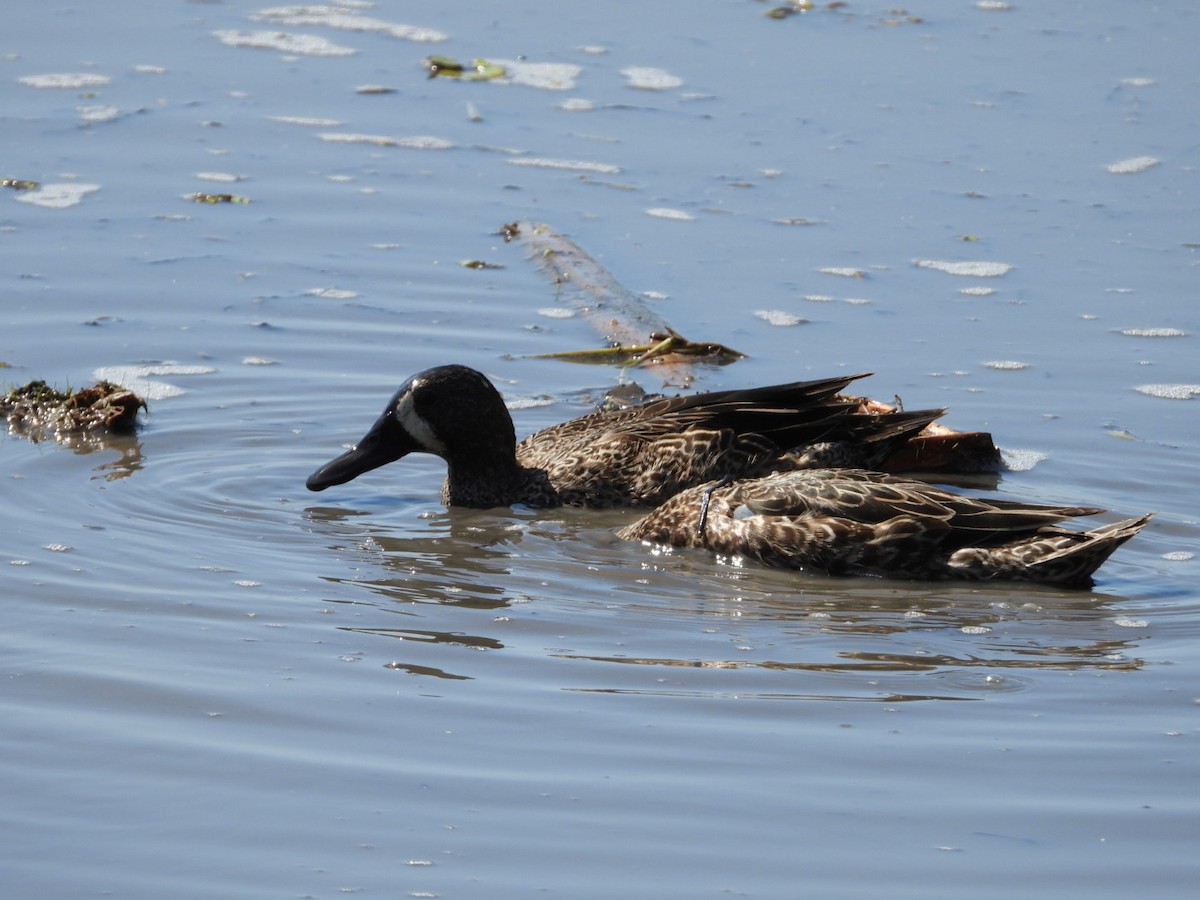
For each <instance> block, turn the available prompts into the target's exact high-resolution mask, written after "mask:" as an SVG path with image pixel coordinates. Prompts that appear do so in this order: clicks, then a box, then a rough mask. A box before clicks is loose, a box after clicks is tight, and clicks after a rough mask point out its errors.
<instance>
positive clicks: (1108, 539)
mask: <svg viewBox="0 0 1200 900" xmlns="http://www.w3.org/2000/svg"><path fill="white" fill-rule="evenodd" d="M1101 512H1104V510H1102V509H1099V508H1097V507H1091V506H1049V505H1041V504H1031V503H1021V502H1016V501H1011V500H1003V499H985V498H973V497H964V496H960V495H958V494H954V493H951V492H949V491H946V490H942V489H940V488H937V487H934V486H933V485H930V484H927V483H925V482H919V481H912V480H909V479H906V478H901V477H897V476H893V475H885V474H882V473H879V472H868V471H862V470H853V469H851V470H832V469H824V470H814V471H794V472H786V473H782V474H775V475H769V476H766V477H762V478H756V479H751V480H743V481H735V482H733V483H728V484H723V483H721V482H719V481H718V482H712V483H710V484H706V485H700V486H696V487H692V488H689V489H687V490H684V491H682V492H681V493H679V494H677V495H676V496H675V497H672V498H671V499H669V500H667V501H666V502H665V503H664V504H663V505H661V506H660V507H658V508H657V509H655V510H654V511H653V512H651V513H650V514H649V515H647V516H646V517H644V518H643V519H641V520H639V521H638V522H636V523H634V524H633V525H630V526H629V527H627V528H625V529H623V530H622V531H621V532H620V536H621V537H623V538H626V539H628V540H641V541H645V542H648V543H651V544H657V545H666V546H672V547H701V548H705V549H708V550H711V551H713V552H715V553H717V554H718V555H720V556H724V557H730V558H741V559H753V560H757V561H759V562H762V563H765V564H767V565H771V566H778V567H783V568H790V569H800V570H808V571H813V572H823V573H828V574H831V575H877V576H886V577H892V578H909V579H920V580H943V579H964V580H969V581H991V580H1012V581H1031V582H1039V583H1043V584H1056V585H1063V586H1075V587H1085V586H1088V585H1090V584H1091V576H1092V574H1093V573H1094V572H1095V571H1096V569H1097V568H1099V567H1100V566H1101V565H1102V564H1103V563H1104V561H1105V560H1107V559H1108V557H1109V556H1110V555H1111V554H1112V552H1113V551H1114V550H1116V549H1117V548H1118V547H1119V546H1121V544H1123V543H1124V542H1125V541H1127V540H1128V539H1129V538H1131V537H1133V536H1134V535H1135V534H1137V533H1138V531H1140V530H1141V529H1142V528H1143V527H1144V526H1145V525H1146V523H1147V522H1148V521H1149V520H1150V516H1149V515H1146V516H1142V517H1140V518H1135V519H1127V520H1125V521H1122V522H1116V523H1114V524H1111V525H1106V526H1102V527H1100V528H1096V529H1093V530H1091V531H1074V530H1071V529H1067V528H1062V527H1059V525H1058V523H1059V522H1063V521H1066V520H1069V519H1073V518H1076V517H1078V516H1090V515H1095V514H1097V513H1101Z"/></svg>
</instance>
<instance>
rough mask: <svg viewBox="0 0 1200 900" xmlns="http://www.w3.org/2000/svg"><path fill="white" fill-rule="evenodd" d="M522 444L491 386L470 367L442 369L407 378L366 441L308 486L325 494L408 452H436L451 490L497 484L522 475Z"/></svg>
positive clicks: (321, 471)
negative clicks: (461, 484)
mask: <svg viewBox="0 0 1200 900" xmlns="http://www.w3.org/2000/svg"><path fill="white" fill-rule="evenodd" d="M516 446H517V439H516V434H515V432H514V430H513V423H512V417H511V416H510V415H509V414H508V409H507V408H506V407H505V405H504V400H503V398H502V397H501V396H500V393H499V391H497V390H496V388H495V387H493V385H492V383H491V382H490V381H488V380H487V378H485V377H484V376H483V375H482V374H481V373H479V372H476V371H475V370H474V369H469V368H467V367H466V366H437V367H436V368H432V369H426V370H425V371H424V372H418V373H417V374H416V375H414V376H412V377H411V378H410V379H408V381H406V382H405V383H404V384H403V385H402V386H401V388H400V390H398V391H396V393H395V395H394V396H393V397H392V399H391V400H389V401H388V405H387V408H386V409H384V411H383V414H382V415H381V416H380V417H379V418H378V419H376V420H375V424H374V425H372V426H371V428H370V430H368V431H367V433H366V434H365V435H363V437H362V440H360V441H359V442H358V444H357V445H356V446H355V447H354V448H353V449H351V450H347V451H346V452H345V453H343V454H342V455H341V456H339V457H337V458H336V459H333V460H331V461H330V462H328V463H326V464H325V465H323V466H321V468H319V469H318V470H317V471H315V472H313V474H312V475H310V476H309V477H308V481H307V482H306V484H307V487H308V489H309V490H310V491H323V490H325V488H328V487H333V486H334V485H338V484H345V483H346V482H347V481H351V480H352V479H354V478H357V477H358V476H359V475H362V474H363V473H364V472H369V471H371V470H372V469H377V468H379V467H380V466H384V465H387V464H388V463H390V462H395V461H396V460H398V459H401V458H403V457H405V456H407V455H408V454H410V453H432V454H434V455H435V456H440V457H441V458H442V459H444V460H445V461H446V463H447V464H448V466H449V470H450V478H449V479H448V481H447V484H448V485H449V484H450V483H453V482H455V481H456V480H462V479H463V478H465V479H466V480H469V481H471V482H472V483H477V482H479V481H480V480H482V481H484V482H485V483H492V484H496V485H498V486H499V485H502V484H504V483H506V482H511V481H512V480H514V479H519V478H520V477H521V476H522V474H523V473H522V472H521V469H520V467H519V466H518V465H517V460H516ZM470 505H475V504H470Z"/></svg>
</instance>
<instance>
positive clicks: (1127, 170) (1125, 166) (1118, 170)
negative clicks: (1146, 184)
mask: <svg viewBox="0 0 1200 900" xmlns="http://www.w3.org/2000/svg"><path fill="white" fill-rule="evenodd" d="M1157 165H1158V160H1157V159H1155V158H1154V157H1153V156H1134V157H1132V158H1130V159H1123V160H1121V161H1120V162H1115V163H1111V164H1109V165H1108V166H1106V168H1107V169H1108V172H1109V173H1110V174H1112V175H1136V174H1137V173H1138V172H1145V171H1146V170H1147V169H1153V168H1154V167H1155V166H1157Z"/></svg>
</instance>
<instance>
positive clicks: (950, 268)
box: [913, 259, 1013, 278]
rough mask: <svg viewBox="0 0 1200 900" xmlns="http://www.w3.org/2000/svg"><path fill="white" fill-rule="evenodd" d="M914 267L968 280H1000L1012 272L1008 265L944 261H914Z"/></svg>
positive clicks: (979, 261) (980, 261)
mask: <svg viewBox="0 0 1200 900" xmlns="http://www.w3.org/2000/svg"><path fill="white" fill-rule="evenodd" d="M913 265H915V266H916V267H917V268H919V269H933V270H934V271H935V272H945V273H946V274H947V275H961V276H964V277H968V278H999V277H1000V276H1002V275H1007V274H1008V273H1009V272H1011V271H1012V268H1013V267H1012V266H1011V265H1009V264H1008V263H1000V262H985V261H982V260H977V261H975V262H950V261H948V260H943V259H914V260H913Z"/></svg>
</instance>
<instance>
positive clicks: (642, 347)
mask: <svg viewBox="0 0 1200 900" xmlns="http://www.w3.org/2000/svg"><path fill="white" fill-rule="evenodd" d="M650 339H651V340H652V341H654V343H652V344H635V345H625V346H618V347H602V348H600V349H596V350H566V351H562V352H559V353H538V354H536V355H534V356H533V359H561V360H565V361H567V362H577V363H590V364H598V365H620V366H644V365H649V364H656V363H658V362H660V361H667V362H668V363H675V362H678V361H679V358H680V357H682V358H684V359H691V360H695V361H697V362H705V363H709V364H711V365H718V366H724V365H728V364H729V363H732V362H737V361H738V360H739V359H745V358H746V354H744V353H740V352H738V351H737V350H732V349H730V348H729V347H726V346H725V345H724V344H718V343H716V342H715V341H689V340H688V339H687V338H685V337H684V336H683V335H681V334H679V333H677V332H676V331H674V330H673V329H670V328H668V329H667V330H666V332H665V333H663V332H656V333H654V334H651V335H650Z"/></svg>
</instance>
